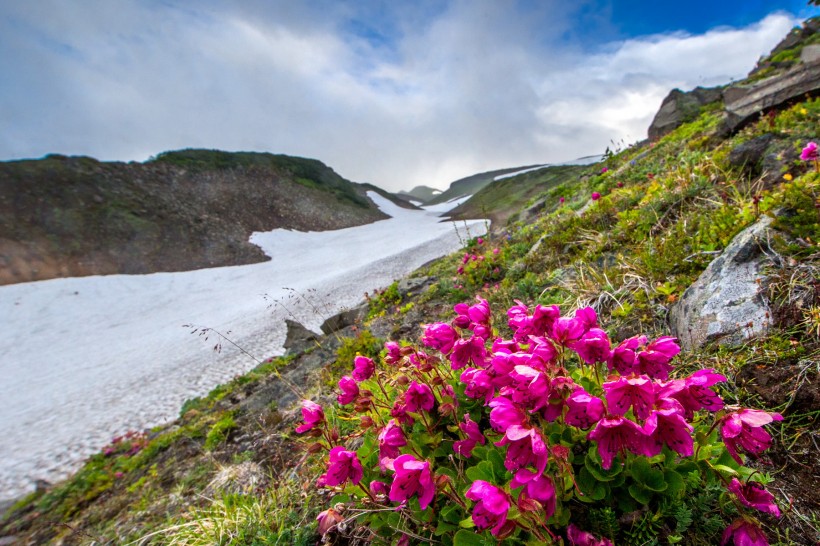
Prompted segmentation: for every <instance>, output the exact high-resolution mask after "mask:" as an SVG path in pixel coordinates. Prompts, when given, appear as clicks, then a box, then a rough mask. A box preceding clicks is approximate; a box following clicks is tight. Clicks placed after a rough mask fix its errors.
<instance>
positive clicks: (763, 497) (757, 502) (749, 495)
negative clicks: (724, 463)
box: [729, 478, 780, 518]
mask: <svg viewBox="0 0 820 546" xmlns="http://www.w3.org/2000/svg"><path fill="white" fill-rule="evenodd" d="M729 491H731V492H732V493H734V494H735V496H736V497H737V499H738V500H739V501H740V502H741V503H742V504H744V505H745V506H748V507H749V508H755V509H757V510H760V511H761V512H766V513H767V514H771V515H773V516H776V517H778V518H779V517H780V509H779V508H778V507H777V504H775V502H774V495H772V494H771V493H769V492H768V491H766V488H765V487H763V485H762V484H760V483H757V482H746V483H745V484H743V483H740V480H738V479H737V478H732V482H731V483H730V484H729Z"/></svg>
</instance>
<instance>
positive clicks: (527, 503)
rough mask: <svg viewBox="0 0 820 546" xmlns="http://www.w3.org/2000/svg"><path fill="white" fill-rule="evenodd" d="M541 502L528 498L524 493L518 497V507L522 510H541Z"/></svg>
mask: <svg viewBox="0 0 820 546" xmlns="http://www.w3.org/2000/svg"><path fill="white" fill-rule="evenodd" d="M541 508H542V506H541V503H540V502H538V501H537V500H535V499H532V498H530V497H529V496H527V495H526V494H523V493H522V494H521V495H519V497H518V509H519V510H521V511H522V512H537V511H539V510H541Z"/></svg>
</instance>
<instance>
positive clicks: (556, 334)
mask: <svg viewBox="0 0 820 546" xmlns="http://www.w3.org/2000/svg"><path fill="white" fill-rule="evenodd" d="M586 330H587V329H586V328H585V322H584V321H583V320H578V318H569V317H560V318H559V319H558V320H556V321H555V322H553V323H552V332H551V333H550V338H551V339H552V340H553V341H555V342H556V343H558V344H560V345H563V346H564V347H568V346H570V345H571V344H572V343H573V342H574V341H578V340H579V339H580V338H581V336H583V335H584V332H585V331H586Z"/></svg>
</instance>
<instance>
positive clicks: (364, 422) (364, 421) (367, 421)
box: [359, 415, 373, 430]
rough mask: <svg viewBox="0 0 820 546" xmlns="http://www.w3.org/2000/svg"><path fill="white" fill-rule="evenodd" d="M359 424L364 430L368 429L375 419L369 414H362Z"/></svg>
mask: <svg viewBox="0 0 820 546" xmlns="http://www.w3.org/2000/svg"><path fill="white" fill-rule="evenodd" d="M359 424H360V425H361V427H362V429H363V430H367V429H369V428H370V427H372V426H373V419H372V418H371V417H370V416H369V415H362V418H361V421H360V422H359Z"/></svg>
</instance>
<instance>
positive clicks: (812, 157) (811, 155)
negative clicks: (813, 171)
mask: <svg viewBox="0 0 820 546" xmlns="http://www.w3.org/2000/svg"><path fill="white" fill-rule="evenodd" d="M819 158H820V155H819V154H818V153H817V143H816V142H809V143H808V144H807V145H806V147H805V148H803V151H802V152H800V159H802V160H803V161H817V160H818V159H819Z"/></svg>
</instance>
